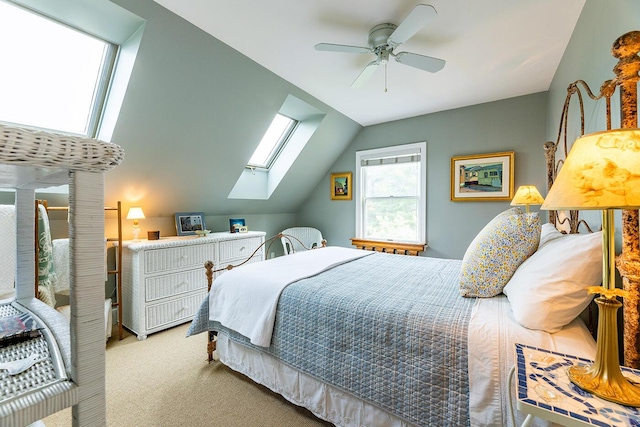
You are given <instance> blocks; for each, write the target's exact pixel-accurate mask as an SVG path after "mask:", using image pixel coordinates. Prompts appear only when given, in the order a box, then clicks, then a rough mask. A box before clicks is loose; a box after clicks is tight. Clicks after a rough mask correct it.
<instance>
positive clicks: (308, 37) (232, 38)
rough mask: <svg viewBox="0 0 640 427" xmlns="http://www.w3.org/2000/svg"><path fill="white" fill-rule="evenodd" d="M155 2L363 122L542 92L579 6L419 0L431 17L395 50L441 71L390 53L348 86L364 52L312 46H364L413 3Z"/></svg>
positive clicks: (366, 58) (567, 1)
mask: <svg viewBox="0 0 640 427" xmlns="http://www.w3.org/2000/svg"><path fill="white" fill-rule="evenodd" d="M155 1H156V2H157V3H159V4H160V5H162V6H164V7H165V8H167V9H169V10H170V11H172V12H174V13H176V14H177V15H180V16H181V17H183V18H185V19H186V20H188V21H190V22H191V23H193V24H194V25H196V26H198V27H200V28H201V29H203V30H204V31H206V32H208V33H210V34H211V35H213V36H214V37H216V38H217V39H219V40H221V41H222V42H224V43H226V44H227V45H229V46H231V47H232V48H234V49H236V50H237V51H239V52H241V53H243V54H244V55H246V56H248V57H249V58H251V59H253V60H254V61H256V62H257V63H259V64H260V65H262V66H264V67H265V68H267V69H269V70H271V71H273V72H274V73H275V74H277V75H278V76H280V77H282V78H284V79H285V80H287V81H289V82H291V83H292V84H294V85H296V86H298V87H299V88H301V89H303V90H304V91H306V92H308V93H309V94H311V95H312V96H314V97H316V98H317V99H319V100H321V101H322V102H324V103H326V104H327V105H330V106H331V107H333V108H335V109H336V110H337V111H340V112H341V113H343V114H344V115H346V116H347V117H349V118H351V119H352V120H354V121H356V122H358V123H359V124H361V125H363V126H367V125H372V124H377V123H381V122H387V121H391V120H397V119H402V118H406V117H413V116H418V115H422V114H427V113H432V112H436V111H442V110H448V109H454V108H459V107H463V106H467V105H474V104H479V103H484V102H489V101H495V100H499V99H505V98H510V97H514V96H520V95H525V94H529V93H535V92H540V91H545V90H547V89H548V88H549V85H550V82H551V80H552V78H553V75H554V73H555V71H556V68H557V66H558V64H559V62H560V59H561V57H562V55H563V53H564V50H565V47H566V45H567V43H568V41H569V39H570V37H571V34H572V31H573V28H574V26H575V24H576V22H577V20H578V17H579V15H580V12H581V10H582V7H583V6H584V3H585V0H562V1H557V0H518V1H513V0H484V1H468V0H432V1H429V2H423V3H428V4H430V5H432V6H434V8H435V9H436V11H437V13H438V15H437V17H436V18H435V19H434V20H432V21H431V22H429V23H428V25H426V26H425V27H424V28H423V29H422V30H421V31H419V32H418V33H417V34H416V35H415V36H413V37H412V38H411V39H409V40H408V41H407V42H406V43H404V44H403V45H401V46H400V48H398V49H396V52H399V51H410V52H415V53H418V54H421V55H427V56H432V57H437V58H442V59H445V60H446V61H447V63H446V65H445V67H444V69H443V70H442V71H440V72H438V73H434V74H432V73H428V72H425V71H421V70H417V69H415V68H411V67H408V66H406V65H402V64H399V63H396V62H395V61H393V60H391V61H390V62H389V64H388V66H387V72H386V75H385V72H384V69H378V70H377V71H376V73H375V74H374V75H373V77H372V78H371V79H370V80H369V81H368V83H367V84H366V85H365V86H364V87H362V88H358V89H354V88H350V85H351V83H352V82H353V80H354V79H355V78H356V77H357V76H358V75H359V73H360V71H361V70H362V69H363V68H364V67H365V65H366V64H367V63H369V62H370V61H372V60H373V59H374V56H373V55H369V54H364V55H358V54H348V53H333V52H318V51H316V50H315V49H314V45H315V44H317V43H321V42H325V43H335V44H347V45H353V46H366V45H367V37H368V33H369V30H370V29H371V28H372V27H373V26H375V25H377V24H380V23H384V22H390V23H394V24H399V23H400V22H402V20H403V19H404V18H405V17H406V16H407V15H408V14H409V13H410V11H411V10H412V9H413V8H414V6H415V5H416V4H418V2H417V1H402V2H391V1H387V0H356V1H344V0H305V1H299V0H269V1H250V0H236V1H222V0H191V1H184V0H155ZM380 68H383V67H380ZM385 87H386V88H387V91H385Z"/></svg>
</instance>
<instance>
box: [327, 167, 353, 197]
mask: <svg viewBox="0 0 640 427" xmlns="http://www.w3.org/2000/svg"><path fill="white" fill-rule="evenodd" d="M352 181H353V180H352V175H351V172H342V173H332V174H331V200H351V197H352V195H351V182H352Z"/></svg>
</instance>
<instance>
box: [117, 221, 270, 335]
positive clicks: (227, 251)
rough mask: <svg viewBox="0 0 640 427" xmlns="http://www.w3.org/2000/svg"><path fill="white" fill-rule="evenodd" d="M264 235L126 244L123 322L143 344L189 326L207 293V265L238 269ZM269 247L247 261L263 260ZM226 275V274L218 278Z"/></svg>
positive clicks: (253, 233) (221, 235) (223, 234)
mask: <svg viewBox="0 0 640 427" xmlns="http://www.w3.org/2000/svg"><path fill="white" fill-rule="evenodd" d="M265 234H266V233H264V232H262V231H250V232H248V233H229V232H220V233H210V234H209V235H207V236H206V237H196V236H185V237H165V238H162V239H160V240H139V241H135V242H134V241H125V242H123V243H122V247H123V253H122V293H123V298H122V323H123V325H124V326H125V327H126V328H127V329H129V330H131V331H133V332H134V333H135V334H136V335H137V336H138V339H139V340H143V339H145V338H146V337H147V335H148V334H151V333H154V332H158V331H161V330H163V329H167V328H170V327H172V326H175V325H179V324H182V323H185V322H188V321H190V320H191V319H192V318H193V315H194V314H195V312H196V311H197V310H198V308H199V307H200V304H201V303H202V300H203V299H204V297H205V295H206V293H207V278H206V275H205V268H204V263H205V262H206V261H213V263H214V269H216V270H217V269H219V268H223V267H226V266H227V265H229V264H233V265H237V264H239V263H241V262H243V261H244V260H246V259H247V258H248V257H249V256H250V255H251V254H252V253H253V251H255V250H256V248H258V247H260V245H262V243H264V239H265ZM264 257H265V255H264V247H260V249H259V250H258V251H257V252H256V253H255V255H254V256H253V257H252V258H251V259H250V260H249V261H248V262H257V261H262V260H264ZM218 274H222V272H220V273H218Z"/></svg>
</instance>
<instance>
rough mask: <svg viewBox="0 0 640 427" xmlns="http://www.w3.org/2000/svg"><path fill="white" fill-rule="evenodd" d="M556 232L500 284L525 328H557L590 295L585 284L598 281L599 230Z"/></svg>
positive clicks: (581, 307) (575, 314) (575, 313)
mask: <svg viewBox="0 0 640 427" xmlns="http://www.w3.org/2000/svg"><path fill="white" fill-rule="evenodd" d="M558 234H559V235H560V236H555V238H553V239H551V240H547V241H546V242H544V243H543V244H542V245H541V246H540V247H539V248H538V250H537V251H536V253H535V254H533V255H532V256H531V257H530V258H529V259H527V260H526V261H525V262H523V263H522V265H521V266H520V267H519V268H518V270H516V272H515V273H514V274H513V277H511V280H510V281H509V283H507V286H505V288H504V293H505V294H506V295H507V298H508V299H509V301H510V302H511V309H512V310H513V316H514V317H515V319H516V321H517V322H518V323H520V324H521V325H522V326H524V327H525V328H529V329H536V330H543V331H546V332H549V333H554V332H558V331H559V330H560V329H562V327H563V326H565V325H567V324H569V323H570V322H571V321H572V320H573V319H575V318H576V317H578V315H580V313H581V312H582V310H584V309H585V308H586V307H587V306H588V305H589V302H591V300H592V299H593V295H589V294H588V293H587V288H588V287H589V286H599V285H600V284H601V283H602V232H601V231H598V232H596V233H590V234H567V235H564V234H561V233H560V232H558Z"/></svg>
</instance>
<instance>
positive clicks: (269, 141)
mask: <svg viewBox="0 0 640 427" xmlns="http://www.w3.org/2000/svg"><path fill="white" fill-rule="evenodd" d="M297 123H298V122H297V121H296V120H293V119H291V118H289V117H287V116H284V115H282V114H276V117H275V118H274V119H273V121H272V122H271V125H269V128H268V129H267V132H266V133H265V134H264V136H263V137H262V140H261V141H260V144H258V148H256V151H255V152H254V153H253V156H251V159H249V163H248V164H247V166H248V167H250V168H263V169H269V167H271V164H272V163H273V160H274V159H275V158H276V157H277V155H278V153H279V152H280V150H281V149H282V147H283V145H284V144H285V143H286V141H287V139H288V138H289V136H290V135H291V132H292V131H293V128H294V127H295V126H296V124H297Z"/></svg>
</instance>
